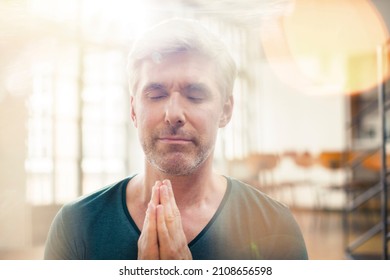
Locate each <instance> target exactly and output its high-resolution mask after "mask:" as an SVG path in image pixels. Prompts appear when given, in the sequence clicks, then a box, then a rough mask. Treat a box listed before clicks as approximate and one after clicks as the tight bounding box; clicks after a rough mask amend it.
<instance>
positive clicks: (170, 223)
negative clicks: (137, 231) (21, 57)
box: [138, 180, 192, 260]
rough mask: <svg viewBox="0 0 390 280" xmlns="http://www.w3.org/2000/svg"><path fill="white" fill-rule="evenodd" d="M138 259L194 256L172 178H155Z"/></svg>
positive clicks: (139, 242)
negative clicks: (185, 232) (158, 179)
mask: <svg viewBox="0 0 390 280" xmlns="http://www.w3.org/2000/svg"><path fill="white" fill-rule="evenodd" d="M138 259H149V260H151V259H152V260H169V259H181V260H185V259H187V260H188V259H192V255H191V252H190V249H189V248H188V245H187V238H186V236H185V234H184V230H183V225H182V221H181V216H180V211H179V209H178V207H177V205H176V201H175V197H174V195H173V190H172V185H171V182H170V181H169V180H164V181H163V182H161V181H156V183H155V185H154V186H153V188H152V196H151V199H150V202H149V204H148V208H147V211H146V215H145V220H144V224H143V228H142V232H141V236H140V238H139V240H138Z"/></svg>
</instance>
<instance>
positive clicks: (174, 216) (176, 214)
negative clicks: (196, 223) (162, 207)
mask: <svg viewBox="0 0 390 280" xmlns="http://www.w3.org/2000/svg"><path fill="white" fill-rule="evenodd" d="M163 184H164V185H165V186H166V190H164V191H163V193H162V195H163V196H164V200H167V201H168V202H167V206H166V210H167V212H168V211H169V212H168V214H169V219H170V220H174V221H176V226H180V227H181V216H180V211H179V208H178V207H177V204H176V199H175V196H174V194H173V188H172V184H171V181H169V180H164V181H163Z"/></svg>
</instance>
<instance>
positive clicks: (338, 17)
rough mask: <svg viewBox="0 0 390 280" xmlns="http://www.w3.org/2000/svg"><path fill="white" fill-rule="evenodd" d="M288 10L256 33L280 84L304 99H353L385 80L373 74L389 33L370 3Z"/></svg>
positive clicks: (326, 2) (339, 1)
mask: <svg viewBox="0 0 390 280" xmlns="http://www.w3.org/2000/svg"><path fill="white" fill-rule="evenodd" d="M291 7H292V9H291V10H290V12H289V13H288V14H285V15H284V16H281V17H279V18H276V19H273V20H266V21H264V23H263V26H262V29H261V41H262V46H263V50H264V53H265V56H266V58H267V60H268V62H269V64H270V66H271V68H272V69H273V71H274V72H275V74H276V75H277V76H278V77H279V78H280V79H281V80H282V81H283V82H285V83H286V84H288V85H289V86H291V87H292V88H294V89H296V90H299V91H301V92H304V93H308V94H354V93H361V92H364V91H366V90H369V89H370V88H373V87H375V86H376V85H377V83H378V81H383V80H385V79H387V78H388V77H389V69H388V67H386V68H385V69H384V71H382V72H383V73H378V70H377V48H378V46H383V45H385V44H386V41H387V40H388V38H389V34H388V30H387V28H386V26H385V24H384V22H383V19H382V17H381V15H380V14H379V13H378V11H377V10H376V9H375V7H374V6H373V5H372V3H371V2H370V1H369V0H316V1H311V0H295V1H294V4H293V5H292V6H291ZM385 57H386V59H387V60H388V59H389V53H388V52H387V53H386V56H385ZM386 59H385V60H386ZM379 74H380V75H382V77H378V75H379Z"/></svg>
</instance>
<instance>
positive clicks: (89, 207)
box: [61, 177, 131, 215]
mask: <svg viewBox="0 0 390 280" xmlns="http://www.w3.org/2000/svg"><path fill="white" fill-rule="evenodd" d="M130 179H131V177H127V178H125V179H123V180H121V181H119V182H115V183H113V184H110V185H107V186H105V187H103V188H101V189H99V190H97V191H95V192H93V193H90V194H87V195H84V196H81V197H79V198H78V199H76V200H74V201H72V202H69V203H66V204H65V205H64V206H63V207H62V209H61V210H62V212H63V214H65V215H68V214H74V212H80V213H82V212H86V211H87V212H88V213H94V212H96V211H98V210H99V208H100V207H107V206H109V205H111V204H112V203H111V202H114V201H115V202H116V203H115V204H117V203H118V200H120V199H121V198H122V192H123V191H124V190H125V188H126V185H127V183H128V182H129V180H130Z"/></svg>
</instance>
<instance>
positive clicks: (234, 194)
mask: <svg viewBox="0 0 390 280" xmlns="http://www.w3.org/2000/svg"><path fill="white" fill-rule="evenodd" d="M227 180H228V184H230V185H231V187H230V188H231V194H230V198H231V201H232V202H233V203H236V204H244V207H245V205H246V206H248V207H254V208H256V209H257V210H261V211H267V212H280V213H289V212H290V210H289V208H288V206H287V205H285V204H284V203H281V202H279V201H277V200H275V199H274V198H272V197H270V196H268V195H267V194H266V193H264V192H262V191H260V190H258V189H256V188H254V187H252V186H250V185H248V184H246V183H244V182H241V181H239V180H237V179H234V178H229V177H228V178H227Z"/></svg>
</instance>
